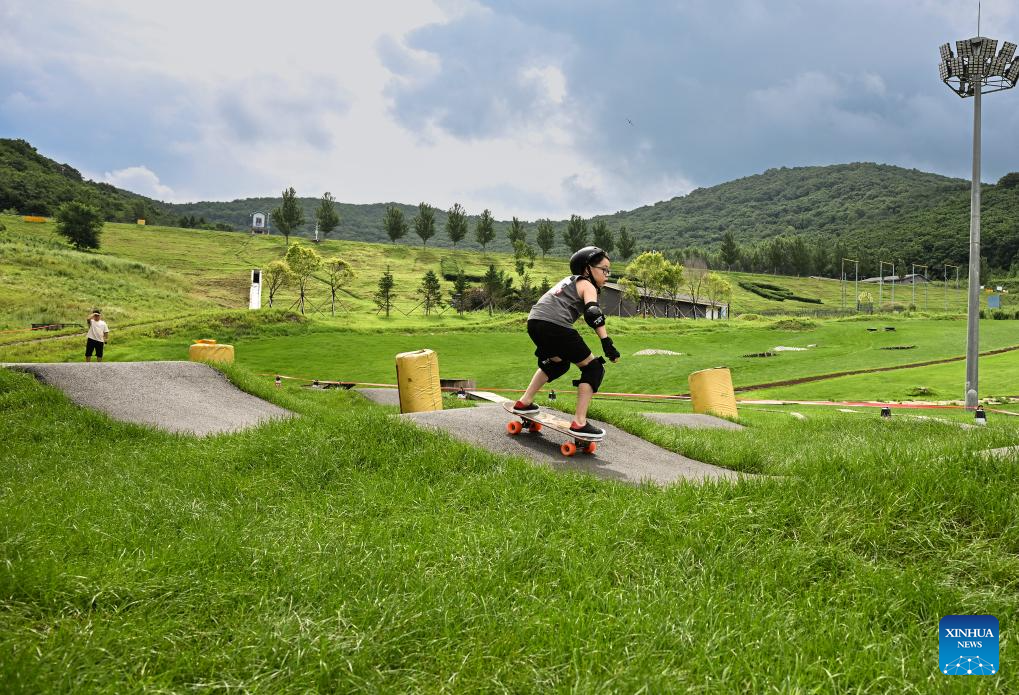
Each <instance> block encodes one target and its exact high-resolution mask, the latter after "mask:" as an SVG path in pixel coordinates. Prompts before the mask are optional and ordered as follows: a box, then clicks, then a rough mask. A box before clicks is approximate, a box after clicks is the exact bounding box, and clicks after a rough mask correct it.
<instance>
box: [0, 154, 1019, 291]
mask: <svg viewBox="0 0 1019 695" xmlns="http://www.w3.org/2000/svg"><path fill="white" fill-rule="evenodd" d="M1017 184H1019V174H1009V175H1007V176H1005V177H1004V178H1002V179H1001V181H999V183H998V185H991V184H985V186H984V196H983V207H982V210H983V225H982V227H983V240H984V245H983V253H984V255H985V256H986V257H987V259H988V261H989V262H990V264H991V266H993V267H995V268H1009V267H1010V266H1011V265H1012V264H1013V262H1014V259H1015V256H1016V253H1017V251H1019V185H1017ZM302 192H304V193H307V191H298V193H302ZM333 193H334V194H335V195H337V196H338V197H340V198H342V196H343V192H342V191H333ZM75 198H79V199H84V200H87V201H89V202H91V203H92V204H94V205H96V206H97V207H99V208H100V209H101V210H102V211H103V214H104V216H105V217H106V218H107V219H108V220H118V221H133V220H134V219H135V218H137V217H142V216H144V217H145V219H147V220H149V221H150V222H154V223H162V224H174V225H181V226H201V223H202V221H203V220H204V222H205V223H206V224H207V225H208V226H212V225H214V224H219V225H223V226H225V227H228V228H232V229H236V230H245V229H247V228H248V225H249V220H250V216H251V213H253V212H256V211H262V212H269V211H270V210H272V209H273V208H274V207H276V206H277V205H279V203H280V199H279V198H275V197H264V198H248V199H244V200H234V201H230V202H198V203H186V204H168V203H161V202H158V201H154V200H151V199H149V198H145V197H144V196H140V195H136V194H134V193H130V192H128V191H123V190H120V189H117V188H114V187H113V186H110V185H108V184H104V183H95V182H92V181H84V180H82V177H81V174H80V173H79V172H78V171H76V170H75V169H74V168H72V167H70V166H69V165H67V164H59V163H57V162H54V161H53V160H51V159H47V158H46V157H44V156H42V155H40V154H39V153H38V152H36V150H35V149H34V148H33V147H32V146H31V145H29V144H28V143H27V142H25V141H23V140H2V139H0V210H6V209H13V210H15V211H16V212H18V213H20V214H26V213H35V214H42V215H51V214H53V212H55V210H56V208H57V207H58V206H59V205H60V204H61V203H63V202H64V201H66V200H71V199H75ZM301 204H302V206H303V208H304V212H305V218H306V220H307V221H306V223H305V225H304V226H303V228H302V229H301V230H299V232H298V235H299V236H305V237H310V236H312V234H313V232H314V228H315V209H316V208H317V206H318V204H319V198H318V197H305V198H302V199H301ZM388 204H389V203H373V204H368V205H354V204H349V203H337V208H338V211H339V213H340V224H339V227H338V228H337V229H336V230H334V231H333V232H332V234H331V235H330V238H332V239H337V240H352V241H367V242H388V237H387V236H386V234H385V232H384V231H383V228H382V217H383V214H384V213H385V209H386V206H387V205H388ZM394 204H395V203H394ZM397 205H398V207H400V208H401V209H402V210H403V212H404V216H405V218H406V219H407V221H408V223H410V222H411V221H412V220H413V218H414V216H415V215H416V214H417V206H416V205H413V204H406V203H400V204H397ZM468 212H469V213H472V214H474V215H475V216H474V217H471V218H470V229H469V232H468V235H467V238H466V239H464V241H463V242H461V243H460V244H459V246H460V248H463V249H467V250H477V249H479V248H480V246H479V245H478V244H477V242H475V241H474V226H475V223H476V220H477V217H476V215H477V214H478V213H480V212H481V211H480V210H468ZM183 218H188V219H183ZM435 220H436V229H437V231H436V235H435V236H434V237H433V238H432V239H430V240H429V241H428V246H430V247H440V248H443V247H444V248H448V247H450V246H451V243H450V241H449V238H448V237H447V236H446V233H445V229H444V227H445V223H446V212H445V210H437V211H436V215H435ZM596 220H605V221H606V222H608V224H609V227H610V228H611V229H612V230H613V231H614V232H616V233H618V231H619V229H620V228H621V227H622V226H624V225H625V226H626V227H627V228H628V229H629V230H630V232H631V233H632V234H633V235H634V236H635V237H636V238H637V241H638V250H641V249H646V248H657V249H662V250H669V249H679V250H682V249H690V248H691V247H700V248H708V249H717V247H718V245H719V242H720V240H721V238H722V235H723V234H724V233H725V232H727V231H731V232H732V233H733V235H734V236H735V238H736V239H737V241H738V242H739V243H740V244H743V245H751V244H755V243H758V242H761V241H764V240H768V239H774V238H776V237H790V236H806V237H815V238H819V239H824V240H825V241H823V242H821V244H822V245H824V244H826V243H827V242H828V241H829V240H831V241H835V240H836V239H837V240H838V241H839V242H840V243H839V244H838V249H837V250H838V251H839V255H841V253H842V252H843V251H844V252H845V253H847V254H855V256H854V257H861V258H863V257H865V258H863V260H864V266H865V268H861V271H862V272H876V264H877V260H876V259H877V258H878V257H881V258H883V259H885V260H894V261H895V262H896V263H897V265H898V264H900V263H907V264H908V263H914V262H915V263H929V264H931V266H932V268H933V267H934V266H935V265H936V264H937V265H940V264H942V263H944V262H948V263H960V262H962V263H964V262H965V259H966V257H967V255H968V231H969V183H968V182H967V181H964V180H962V179H952V178H947V177H944V176H939V175H937V174H929V173H924V172H921V171H917V170H915V169H903V168H901V167H895V166H888V165H883V164H868V163H857V164H838V165H833V166H823V167H800V168H794V169H787V168H780V169H771V170H768V171H766V172H764V173H762V174H757V175H754V176H748V177H746V178H742V179H738V180H736V181H730V182H728V183H723V184H720V185H718V186H713V187H711V188H702V189H697V190H695V191H693V192H691V193H690V194H689V195H686V196H680V197H676V198H672V199H671V200H667V201H664V202H661V203H657V204H655V205H650V206H645V207H641V208H637V209H635V210H631V211H628V212H618V213H616V214H614V215H603V216H597V217H595V218H594V219H593V220H589V221H588V222H589V227H590V224H591V223H593V222H594V221H596ZM508 227H509V222H508V221H505V220H504V221H499V222H497V223H496V238H495V240H494V241H493V242H492V243H490V244H489V245H488V249H489V250H495V251H508V250H510V248H511V247H510V244H509V241H508V239H507V230H508ZM555 227H556V246H555V248H554V249H553V251H552V253H553V254H557V255H565V254H566V253H568V251H567V249H566V246H565V242H564V240H563V230H564V229H565V227H566V221H565V220H559V221H557V222H555ZM525 228H526V230H527V233H528V239H529V240H530V241H531V242H532V243H533V241H534V236H535V224H534V221H531V222H529V223H527V224H525ZM589 240H591V237H590V236H589ZM401 243H402V244H406V245H416V244H419V243H420V240H419V239H418V237H417V236H416V235H415V234H414V233H413V231H410V232H409V233H408V234H407V236H406V237H404V238H403V239H402V240H401ZM833 248H834V246H833ZM835 262H837V259H836V261H835ZM868 264H869V265H868ZM870 266H875V268H871V267H870ZM813 272H826V273H829V274H830V273H831V272H832V271H831V269H830V268H828V269H826V270H824V271H820V270H817V271H813ZM836 272H837V271H836Z"/></svg>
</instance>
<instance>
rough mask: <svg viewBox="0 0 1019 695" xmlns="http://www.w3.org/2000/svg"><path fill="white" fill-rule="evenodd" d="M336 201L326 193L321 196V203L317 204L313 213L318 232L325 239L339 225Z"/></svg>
mask: <svg viewBox="0 0 1019 695" xmlns="http://www.w3.org/2000/svg"><path fill="white" fill-rule="evenodd" d="M335 203H336V199H335V198H333V194H332V193H330V192H329V191H326V192H325V194H324V195H323V196H322V202H321V203H319V204H318V210H316V211H315V218H316V220H318V231H319V234H321V235H322V238H323V239H325V238H326V237H327V236H329V232H331V231H333V230H334V229H336V226H337V225H338V224H339V223H340V215H339V213H337V212H336V205H335Z"/></svg>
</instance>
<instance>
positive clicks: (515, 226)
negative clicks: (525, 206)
mask: <svg viewBox="0 0 1019 695" xmlns="http://www.w3.org/2000/svg"><path fill="white" fill-rule="evenodd" d="M509 241H510V246H516V243H517V242H518V241H520V242H526V241H527V230H526V229H524V225H523V223H521V221H520V220H518V219H517V218H516V217H514V218H513V221H512V222H510V226H509Z"/></svg>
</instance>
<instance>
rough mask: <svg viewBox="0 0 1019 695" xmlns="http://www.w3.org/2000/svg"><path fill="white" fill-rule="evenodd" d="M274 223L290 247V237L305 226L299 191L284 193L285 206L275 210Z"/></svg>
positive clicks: (202, 221) (273, 213) (289, 189)
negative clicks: (298, 200)
mask: <svg viewBox="0 0 1019 695" xmlns="http://www.w3.org/2000/svg"><path fill="white" fill-rule="evenodd" d="M204 222H205V220H204V219H203V220H201V223H204ZM272 223H273V224H274V225H276V229H278V230H280V232H281V233H282V234H283V236H284V238H286V240H287V246H290V235H291V234H293V233H294V232H295V231H297V228H298V227H300V226H301V225H302V224H304V211H303V210H301V205H300V203H298V202H297V191H295V190H294V187H293V186H291V187H290V188H288V189H286V190H285V191H283V204H282V205H280V206H279V207H278V208H274V209H273V211H272Z"/></svg>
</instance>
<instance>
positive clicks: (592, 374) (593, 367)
mask: <svg viewBox="0 0 1019 695" xmlns="http://www.w3.org/2000/svg"><path fill="white" fill-rule="evenodd" d="M604 378H605V360H604V358H602V357H599V358H597V359H593V360H591V361H590V362H588V363H587V364H586V365H584V366H583V367H581V368H580V378H579V379H577V380H576V381H574V382H573V385H574V386H580V385H581V384H589V385H590V386H591V390H592V391H594V392H595V393H598V388H599V387H600V386H601V381H602V379H604Z"/></svg>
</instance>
